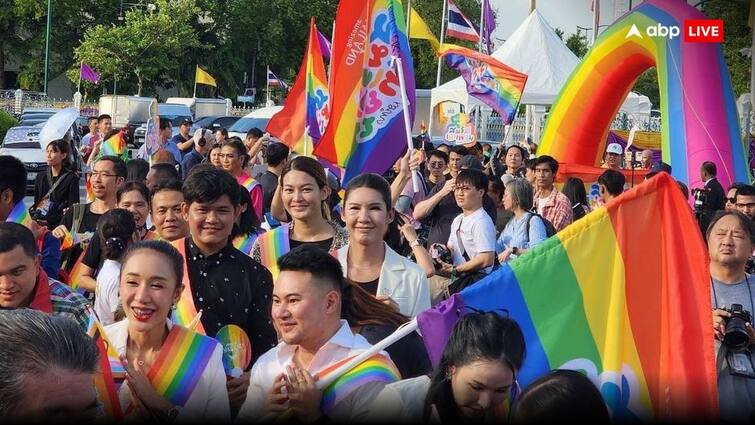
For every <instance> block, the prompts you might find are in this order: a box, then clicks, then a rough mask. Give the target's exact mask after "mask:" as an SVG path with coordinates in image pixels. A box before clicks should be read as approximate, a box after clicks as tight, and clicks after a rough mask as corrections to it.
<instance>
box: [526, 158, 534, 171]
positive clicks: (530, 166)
mask: <svg viewBox="0 0 755 425" xmlns="http://www.w3.org/2000/svg"><path fill="white" fill-rule="evenodd" d="M535 165H537V158H530V159H528V160H526V161H525V162H524V167H525V168H526V169H528V170H532V171H535Z"/></svg>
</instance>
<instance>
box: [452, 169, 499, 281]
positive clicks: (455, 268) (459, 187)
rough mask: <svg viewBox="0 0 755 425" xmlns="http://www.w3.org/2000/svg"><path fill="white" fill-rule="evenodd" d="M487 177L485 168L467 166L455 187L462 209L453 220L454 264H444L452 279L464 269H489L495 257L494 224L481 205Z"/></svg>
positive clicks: (455, 194)
mask: <svg viewBox="0 0 755 425" xmlns="http://www.w3.org/2000/svg"><path fill="white" fill-rule="evenodd" d="M487 187H488V179H487V177H486V176H485V174H484V173H483V172H482V171H479V170H475V169H466V170H462V171H461V172H459V174H458V176H457V177H456V186H455V187H454V197H455V198H456V204H457V205H459V208H461V210H462V213H461V214H459V215H458V216H456V218H455V219H454V221H453V222H452V223H451V234H450V235H449V236H448V244H447V245H448V249H449V250H450V251H451V255H452V256H453V265H450V264H447V263H446V264H443V271H444V272H446V273H450V274H451V276H452V277H451V280H453V279H454V278H455V277H457V275H458V274H461V273H471V272H482V273H485V274H487V273H490V271H491V270H492V269H493V263H494V261H495V242H496V237H495V236H496V235H495V224H494V223H493V220H492V219H491V218H490V216H489V215H488V214H487V213H486V212H485V209H484V208H483V207H482V199H483V197H484V196H485V191H486V190H487Z"/></svg>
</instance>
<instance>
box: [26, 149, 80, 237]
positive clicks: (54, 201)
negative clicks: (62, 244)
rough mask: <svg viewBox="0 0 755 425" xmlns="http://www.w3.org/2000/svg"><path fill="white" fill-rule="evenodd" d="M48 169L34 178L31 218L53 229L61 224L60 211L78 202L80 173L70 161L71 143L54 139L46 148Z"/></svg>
mask: <svg viewBox="0 0 755 425" xmlns="http://www.w3.org/2000/svg"><path fill="white" fill-rule="evenodd" d="M45 161H46V162H47V170H46V171H44V172H42V173H39V174H37V177H36V180H35V181H34V208H33V209H32V218H34V220H35V221H37V222H38V223H40V224H42V225H45V226H47V227H48V228H49V229H54V228H56V227H58V225H59V224H60V220H61V218H62V217H63V210H65V209H66V208H69V207H71V206H72V205H73V204H76V203H78V202H79V175H78V174H77V173H76V171H75V170H74V169H73V165H72V163H71V151H70V145H69V144H68V142H67V141H66V140H64V139H58V140H53V141H52V142H50V144H49V145H47V147H46V148H45Z"/></svg>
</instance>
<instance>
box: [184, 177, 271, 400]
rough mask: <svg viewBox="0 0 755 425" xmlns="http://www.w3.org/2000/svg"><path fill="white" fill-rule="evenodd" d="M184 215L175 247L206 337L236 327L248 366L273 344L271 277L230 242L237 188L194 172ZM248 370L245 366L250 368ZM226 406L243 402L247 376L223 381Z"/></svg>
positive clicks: (224, 180)
mask: <svg viewBox="0 0 755 425" xmlns="http://www.w3.org/2000/svg"><path fill="white" fill-rule="evenodd" d="M183 193H184V200H185V202H184V205H183V215H184V217H186V219H187V221H188V223H189V232H190V236H189V237H188V238H186V239H184V240H179V241H177V242H175V243H178V244H179V251H181V252H183V253H185V259H186V264H187V269H188V275H189V281H188V283H189V287H190V290H191V294H192V298H193V302H194V305H195V307H196V310H197V311H201V312H202V315H201V319H200V320H201V323H202V327H203V328H204V330H205V331H206V332H207V335H208V336H212V337H214V336H215V335H216V334H217V332H218V330H219V329H220V328H221V327H223V326H225V325H229V324H235V325H238V326H240V327H241V328H242V329H244V331H245V332H246V333H247V335H248V336H249V340H250V341H251V343H252V347H253V349H252V353H253V354H252V364H254V362H255V361H256V360H257V358H258V357H259V356H261V355H262V354H263V353H265V352H266V351H267V350H269V349H270V348H272V347H274V346H275V345H276V344H277V337H276V333H275V329H273V325H272V322H271V317H270V307H271V303H272V292H273V280H272V276H271V274H270V272H269V271H268V270H267V269H266V268H265V267H263V266H262V265H261V264H259V263H258V262H256V261H254V260H253V259H252V258H251V257H249V256H247V255H244V254H243V253H242V252H241V251H238V250H237V249H236V248H234V247H233V245H232V244H231V243H230V235H231V231H232V229H233V224H234V222H235V221H236V219H237V218H238V216H239V214H240V211H241V210H240V207H239V196H240V195H239V190H238V183H237V182H236V179H234V178H233V177H232V176H231V175H230V174H228V173H226V172H225V171H223V170H217V169H210V170H197V171H195V172H194V173H192V174H191V175H190V176H189V177H188V178H187V179H186V181H185V182H184V185H183ZM251 366H252V365H249V368H251ZM227 387H228V396H229V399H230V402H231V406H232V408H234V409H238V408H239V407H241V405H242V404H243V402H244V399H245V398H246V390H247V388H248V387H249V371H248V370H247V372H245V373H244V374H243V375H242V376H241V377H240V378H236V379H230V380H229V381H228V385H227Z"/></svg>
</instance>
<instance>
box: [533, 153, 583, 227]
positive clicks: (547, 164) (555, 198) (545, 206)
mask: <svg viewBox="0 0 755 425" xmlns="http://www.w3.org/2000/svg"><path fill="white" fill-rule="evenodd" d="M557 172H558V161H556V160H555V159H554V158H553V157H551V156H548V155H543V156H539V157H538V158H537V159H536V160H535V198H534V199H535V208H537V213H538V214H540V215H541V216H542V217H544V218H545V219H546V220H548V221H550V222H551V224H553V227H554V228H555V229H556V231H561V229H563V228H564V227H566V226H568V225H569V224H571V222H572V221H573V219H574V217H573V214H572V208H571V201H570V200H569V198H567V197H566V195H564V194H563V193H561V192H559V191H558V190H557V189H556V186H555V185H554V184H553V183H554V182H555V181H556V173H557Z"/></svg>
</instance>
